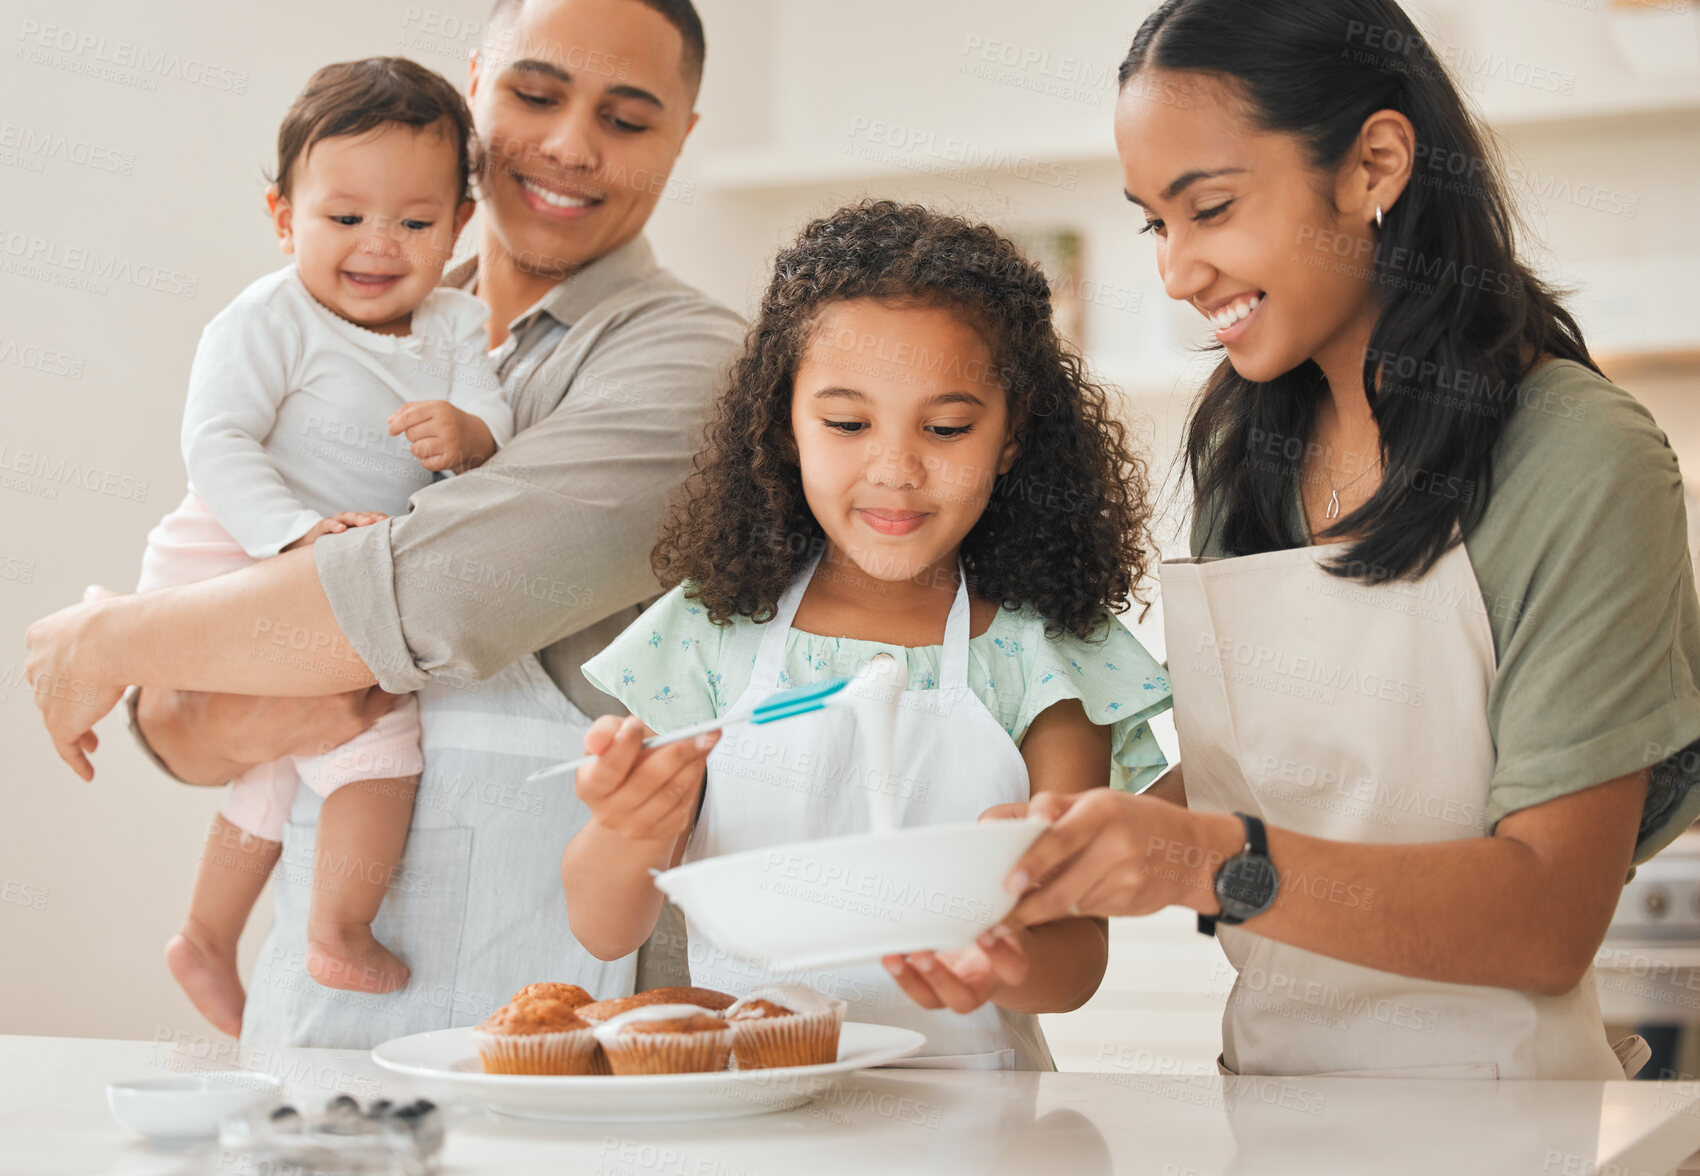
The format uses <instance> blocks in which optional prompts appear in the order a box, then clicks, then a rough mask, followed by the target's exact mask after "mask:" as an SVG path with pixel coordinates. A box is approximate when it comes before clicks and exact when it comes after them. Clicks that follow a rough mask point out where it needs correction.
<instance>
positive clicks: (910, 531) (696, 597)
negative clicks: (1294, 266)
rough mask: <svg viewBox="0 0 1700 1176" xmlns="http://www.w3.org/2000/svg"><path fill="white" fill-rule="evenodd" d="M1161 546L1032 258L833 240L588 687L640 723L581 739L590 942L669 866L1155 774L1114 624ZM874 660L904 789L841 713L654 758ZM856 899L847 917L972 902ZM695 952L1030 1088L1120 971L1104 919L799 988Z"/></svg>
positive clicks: (851, 212)
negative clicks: (856, 907)
mask: <svg viewBox="0 0 1700 1176" xmlns="http://www.w3.org/2000/svg"><path fill="white" fill-rule="evenodd" d="M1148 521H1149V514H1148V510H1147V506H1146V483H1145V472H1144V466H1143V464H1142V463H1141V461H1140V460H1139V459H1138V458H1137V457H1136V456H1135V455H1134V454H1133V453H1132V452H1131V451H1130V450H1129V447H1128V443H1127V438H1126V435H1125V432H1124V430H1123V428H1122V426H1121V425H1120V423H1119V422H1117V421H1116V420H1115V419H1114V417H1113V416H1112V415H1111V411H1110V408H1109V406H1108V404H1107V398H1106V395H1105V393H1104V391H1103V390H1102V389H1101V388H1099V387H1097V386H1096V385H1094V384H1092V383H1091V382H1090V381H1089V380H1087V379H1086V377H1085V376H1084V375H1083V373H1082V370H1081V364H1080V361H1079V359H1078V358H1077V357H1076V356H1075V355H1073V354H1071V353H1070V352H1069V351H1068V350H1066V349H1065V348H1064V346H1063V345H1062V343H1061V342H1060V341H1059V339H1058V337H1057V333H1056V329H1055V327H1054V325H1053V323H1052V317H1051V304H1050V291H1049V288H1048V287H1047V285H1046V282H1045V279H1044V276H1043V275H1042V274H1041V273H1040V272H1039V270H1038V269H1037V268H1036V267H1035V266H1033V265H1032V264H1031V263H1030V262H1028V261H1027V260H1026V259H1024V258H1023V257H1022V256H1021V255H1020V253H1019V252H1018V251H1017V250H1016V248H1015V246H1014V245H1012V244H1011V243H1010V242H1009V241H1008V240H1006V239H1004V238H1003V237H1001V236H999V235H998V234H997V233H996V232H995V231H993V230H992V229H990V228H987V227H985V226H983V225H971V224H969V223H967V222H965V221H962V220H960V219H957V218H955V217H950V216H945V215H942V214H939V213H935V212H931V211H928V210H927V209H925V208H920V207H916V206H913V205H898V204H894V203H890V202H884V201H882V202H870V203H863V204H859V205H856V206H854V207H850V208H845V209H842V210H840V211H839V212H836V213H834V214H833V215H831V216H828V217H826V218H824V219H822V220H818V221H815V222H814V223H812V224H810V225H809V226H808V227H807V228H805V229H804V230H803V233H802V236H801V237H800V238H799V239H798V241H797V242H796V243H795V244H794V245H792V246H791V247H790V248H788V249H786V250H784V251H783V252H781V253H780V255H779V257H778V260H777V263H776V264H775V267H774V276H773V281H772V284H771V285H770V286H769V288H768V290H767V293H766V296H765V297H764V299H763V301H762V306H761V310H760V313H759V316H758V318H757V320H756V323H755V325H754V326H753V328H752V329H751V331H750V333H749V337H748V340H747V342H746V344H745V349H744V353H743V355H742V357H741V358H740V359H739V360H738V362H737V363H736V364H735V365H734V368H733V370H732V373H731V378H730V382H729V386H728V387H727V389H726V391H725V392H724V393H723V395H722V396H721V397H720V400H719V403H718V406H717V410H716V412H715V415H714V418H713V421H712V423H711V424H710V426H709V430H708V439H707V446H706V448H705V449H704V450H703V451H702V453H701V454H699V456H698V458H697V463H696V473H695V474H694V476H693V477H692V479H691V481H690V482H689V483H688V484H687V486H686V495H685V497H684V499H683V500H682V502H681V503H680V505H679V506H678V508H677V511H676V513H675V514H674V516H673V518H672V519H671V521H670V523H669V525H668V526H667V528H666V530H665V532H664V534H663V536H662V538H661V541H660V543H659V544H658V545H657V547H656V549H655V553H654V564H655V569H656V572H657V574H658V576H659V577H660V579H661V581H662V583H663V584H664V585H667V586H669V587H670V588H671V591H669V592H668V593H667V594H666V595H665V596H663V597H662V598H661V599H660V600H659V601H658V602H657V603H656V604H655V605H654V606H653V607H651V608H650V609H649V610H648V611H647V612H646V613H645V614H644V615H643V616H642V617H641V618H639V620H638V621H637V622H636V623H635V624H633V625H632V627H631V628H629V629H628V630H627V631H626V632H625V633H624V634H622V635H621V636H620V637H619V638H618V639H616V640H615V641H614V642H613V643H612V644H611V645H610V646H608V648H607V649H606V650H604V651H603V652H602V653H601V654H599V655H598V656H597V657H596V658H594V659H593V660H591V661H590V662H589V663H587V664H586V665H585V667H584V672H585V675H586V676H587V677H588V678H589V679H590V680H591V681H592V682H593V683H595V684H596V685H597V686H599V687H600V688H602V689H604V690H606V691H608V692H609V693H610V694H613V695H614V696H616V697H617V698H619V699H620V700H621V701H622V702H623V703H625V705H626V706H627V707H628V708H629V709H630V710H631V711H632V712H633V713H632V716H631V717H629V718H627V719H625V720H624V721H623V722H622V721H620V720H619V719H616V718H613V717H609V718H605V719H603V720H602V721H600V722H598V723H597V724H596V726H595V727H594V728H593V729H592V730H591V731H590V733H589V734H588V735H587V736H586V739H585V748H586V750H587V751H589V752H591V753H592V754H594V755H595V756H597V758H596V759H595V760H593V761H592V762H591V763H589V764H587V765H586V766H585V767H583V768H581V769H580V770H579V773H578V780H577V789H578V793H579V795H580V797H582V798H583V800H584V801H585V803H586V804H587V805H588V806H589V808H590V810H591V813H592V820H591V822H590V824H589V825H588V826H586V827H585V829H584V830H582V831H581V832H580V833H579V835H578V836H576V837H575V838H574V839H573V841H572V842H571V844H569V845H568V846H567V849H566V852H565V854H564V855H563V857H562V863H561V872H562V881H563V884H564V886H565V888H566V896H567V906H568V913H569V915H570V916H571V920H572V927H573V932H574V934H575V935H577V936H578V938H579V940H580V941H581V942H582V943H583V944H584V946H585V947H586V948H587V949H588V950H590V951H591V952H592V953H594V954H596V955H598V956H600V957H602V958H604V959H614V958H617V957H620V956H623V955H625V954H626V953H628V952H631V951H633V950H635V949H636V948H637V947H638V946H639V945H640V944H642V943H643V942H644V941H645V939H646V938H648V937H649V935H650V934H651V931H652V929H653V928H654V926H655V923H656V920H657V918H658V916H659V914H660V911H661V906H662V900H661V895H660V893H659V892H658V891H656V890H655V888H654V887H653V886H652V885H651V883H650V877H649V870H650V869H651V868H666V867H668V866H671V865H675V864H678V863H679V862H680V861H682V860H694V859H697V858H703V857H710V856H714V855H716V854H721V853H728V852H734V851H738V850H748V849H756V848H761V847H763V846H770V845H778V844H781V843H785V842H795V841H800V840H806V839H811V838H818V837H830V836H836V835H840V834H848V833H856V832H863V831H866V830H867V828H868V827H869V822H870V818H869V813H868V807H869V806H868V803H867V796H868V794H869V792H870V791H872V790H881V791H884V792H885V793H886V794H887V795H888V796H889V798H890V800H891V805H892V808H893V809H894V811H895V814H896V818H897V822H898V824H899V825H925V824H934V823H940V822H949V821H973V820H974V819H976V818H977V817H978V816H980V814H981V813H982V812H984V811H985V810H986V809H987V808H989V807H992V806H994V805H998V804H1008V803H1017V802H1025V801H1027V800H1028V799H1029V798H1030V797H1031V796H1032V795H1033V794H1035V793H1038V792H1041V791H1057V792H1065V793H1072V792H1078V791H1080V790H1081V789H1083V788H1085V787H1089V786H1091V785H1095V784H1104V783H1110V782H1111V781H1112V778H1113V776H1114V779H1115V782H1117V783H1119V784H1121V785H1123V786H1130V787H1136V788H1137V787H1142V786H1143V785H1144V784H1145V783H1148V782H1149V781H1150V780H1152V779H1154V778H1155V777H1156V775H1157V774H1158V773H1159V771H1160V770H1161V768H1162V767H1163V765H1164V759H1163V755H1162V752H1161V751H1160V750H1159V749H1158V747H1157V745H1156V743H1155V741H1154V740H1153V739H1152V737H1151V733H1150V730H1149V728H1148V726H1147V722H1146V721H1147V720H1148V719H1149V718H1150V717H1151V716H1152V715H1154V714H1157V713H1159V712H1160V711H1162V710H1164V709H1166V708H1167V707H1168V705H1169V701H1168V699H1169V685H1168V681H1167V679H1166V677H1165V675H1164V673H1163V670H1162V667H1161V666H1159V665H1158V664H1157V663H1156V662H1155V661H1153V660H1152V658H1151V657H1150V655H1148V654H1147V653H1146V651H1145V650H1144V649H1143V648H1141V646H1140V645H1139V643H1138V642H1137V641H1136V640H1135V639H1134V637H1133V635H1132V634H1131V633H1129V632H1128V630H1127V629H1126V628H1125V627H1124V626H1123V625H1121V624H1120V623H1119V622H1117V621H1116V620H1115V618H1114V617H1113V616H1112V615H1111V614H1112V613H1115V612H1120V611H1125V610H1126V609H1127V608H1128V607H1129V604H1130V600H1131V599H1134V598H1135V597H1134V591H1135V588H1136V586H1137V585H1138V584H1139V582H1140V580H1141V579H1142V578H1143V576H1144V572H1145V567H1146V558H1147V555H1146V543H1147V538H1148V531H1147V524H1148ZM941 637H942V640H941ZM879 653H885V654H889V655H891V656H892V657H894V658H895V659H896V660H897V663H898V665H899V666H900V667H902V671H903V673H902V674H900V675H899V676H900V678H902V680H904V681H905V682H906V683H907V685H906V688H905V690H904V692H903V694H902V698H901V704H902V705H901V706H900V708H899V714H898V720H897V726H896V734H895V738H894V741H893V752H894V754H893V758H892V761H891V762H892V763H893V765H895V767H894V769H893V770H892V771H891V772H890V773H889V774H886V773H885V772H883V771H882V770H880V769H878V768H876V767H874V766H873V765H871V764H868V763H864V762H862V761H861V759H860V755H861V752H860V751H859V748H858V745H857V741H856V732H855V728H854V722H853V719H852V717H851V716H850V715H849V714H848V713H847V712H843V711H836V710H831V709H829V710H827V711H823V712H818V713H816V714H814V715H809V716H806V717H803V718H796V719H790V720H787V721H786V722H783V723H777V724H773V725H771V726H762V727H748V726H745V727H736V728H733V729H732V730H731V731H729V732H728V733H726V735H725V737H724V738H723V739H721V740H719V742H718V746H716V741H715V739H714V738H713V737H711V736H705V737H703V738H702V739H700V740H697V741H691V742H685V743H678V744H673V745H671V746H667V747H663V748H658V749H655V750H654V751H645V750H644V749H642V748H641V747H640V741H641V740H642V738H643V737H644V736H646V735H648V734H649V733H650V732H651V731H652V730H653V731H659V732H665V731H668V730H673V729H677V728H680V727H683V726H687V725H690V724H694V723H698V722H702V721H704V720H706V719H710V718H714V717H717V716H720V715H723V714H726V713H728V712H731V711H735V710H737V709H739V708H741V707H744V706H748V705H750V704H751V703H753V702H756V701H759V700H760V699H761V698H762V697H763V696H764V695H766V694H768V693H770V692H772V691H775V690H778V689H782V688H785V687H791V686H802V685H806V684H809V683H812V682H817V681H821V680H825V679H829V678H834V677H840V676H846V675H849V674H853V673H855V672H856V671H857V670H858V669H860V668H861V667H862V666H864V665H865V664H867V662H868V661H869V660H870V659H871V658H872V657H873V656H874V655H876V654H879ZM711 747H712V748H714V751H713V754H712V755H706V766H707V771H706V786H704V785H703V781H704V778H705V776H704V770H703V769H704V761H705V753H707V752H708V750H709V748H711ZM699 794H700V804H699ZM834 885H836V884H832V885H829V886H828V887H827V890H826V891H823V893H822V894H821V895H820V899H821V901H822V902H826V903H833V904H840V903H843V902H857V903H867V904H871V905H873V906H880V905H882V904H883V905H885V906H890V907H892V908H893V909H896V908H897V907H899V906H901V905H902V904H903V903H904V902H910V901H926V902H928V903H929V904H931V903H932V900H933V898H935V897H936V898H938V899H939V901H940V902H950V901H952V900H953V897H954V896H915V895H910V894H905V893H901V892H899V893H893V892H892V891H891V888H889V887H886V886H883V885H882V880H881V879H878V878H872V877H870V878H866V879H854V880H850V879H846V880H845V881H844V889H845V890H846V892H845V893H843V894H836V893H831V892H830V891H832V889H833V888H834ZM963 917H971V913H970V912H965V913H964V916H963ZM689 942H690V968H691V983H693V984H696V985H699V986H706V987H711V988H718V989H723V990H726V991H729V992H734V993H737V994H740V995H741V994H743V993H746V992H748V991H749V990H750V989H752V988H754V987H756V986H758V985H761V984H764V983H768V982H772V981H775V980H802V981H804V982H806V983H809V984H811V985H813V986H814V987H815V988H818V989H821V990H823V991H825V992H827V993H829V994H830V995H832V996H834V997H837V998H839V999H842V1000H845V1001H846V1002H848V1003H849V1005H850V1006H851V1012H850V1014H849V1015H850V1017H851V1019H852V1020H859V1021H877V1022H884V1023H889V1024H899V1025H906V1026H909V1027H912V1028H916V1029H919V1030H920V1031H921V1032H923V1033H925V1034H926V1036H927V1047H926V1051H925V1052H926V1053H927V1054H929V1055H931V1056H932V1057H933V1058H934V1059H935V1062H936V1061H937V1060H939V1059H947V1058H948V1059H958V1060H960V1061H961V1063H962V1064H965V1065H978V1066H985V1065H993V1066H1004V1067H1019V1068H1027V1069H1031V1068H1044V1067H1048V1066H1049V1065H1050V1064H1051V1063H1050V1055H1049V1051H1048V1050H1047V1048H1046V1047H1045V1044H1044V1039H1043V1037H1042V1035H1041V1034H1040V1032H1039V1029H1038V1024H1037V1021H1036V1019H1035V1017H1034V1014H1036V1013H1040V1012H1056V1011H1063V1010H1067V1009H1071V1008H1074V1007H1076V1006H1078V1005H1079V1004H1081V1003H1082V1002H1084V1001H1085V1000H1086V999H1087V998H1088V997H1089V996H1090V995H1091V994H1092V992H1093V991H1094V990H1095V989H1096V988H1097V986H1098V983H1099V981H1100V980H1101V979H1102V976H1103V971H1104V964H1105V959H1106V950H1107V949H1106V936H1105V927H1104V924H1103V923H1101V922H1095V921H1093V920H1089V919H1080V918H1067V919H1062V920H1059V921H1057V922H1054V923H1050V924H1046V925H1044V926H1038V927H1012V926H1000V927H997V928H995V929H994V930H993V931H990V932H987V933H986V934H985V935H984V936H982V937H981V939H980V941H979V943H978V944H977V945H975V946H973V947H970V948H968V949H966V950H963V951H955V952H938V953H934V952H927V951H918V952H915V953H912V954H910V955H907V956H890V957H887V959H886V960H885V961H884V963H885V967H884V969H882V968H881V967H879V966H878V965H872V964H870V965H863V966H849V967H834V968H830V969H825V970H820V969H815V970H806V971H805V972H803V973H801V974H791V975H781V974H780V973H779V970H778V969H775V968H774V967H771V966H769V965H768V964H766V963H763V962H760V961H749V960H741V959H734V958H728V957H727V956H726V955H725V953H723V952H720V951H718V950H717V949H716V948H714V947H713V946H712V944H711V943H710V942H708V941H707V940H706V939H705V938H704V937H703V936H702V935H700V934H698V933H696V932H695V930H694V929H693V932H692V934H691V935H690V937H689ZM905 994H907V995H905ZM987 1001H990V1003H986V1002H987ZM945 1009H949V1010H954V1012H946V1011H942V1010H945ZM970 1010H972V1011H970ZM955 1013H961V1014H964V1015H960V1016H958V1015H955Z"/></svg>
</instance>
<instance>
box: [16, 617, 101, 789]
mask: <svg viewBox="0 0 1700 1176" xmlns="http://www.w3.org/2000/svg"><path fill="white" fill-rule="evenodd" d="M111 595H112V593H111V592H109V591H107V590H106V589H104V588H90V589H89V590H88V592H87V593H85V594H84V598H83V603H81V604H74V605H72V606H71V607H70V608H62V609H60V610H59V611H58V612H56V613H53V614H51V615H50V616H45V617H43V618H42V619H41V620H39V621H37V622H36V623H35V624H33V625H31V626H30V627H29V628H28V629H26V630H25V631H24V646H25V649H26V651H27V652H26V654H25V657H24V680H25V681H27V682H28V683H29V684H30V689H32V690H33V691H35V705H36V706H37V707H38V708H39V709H40V711H41V721H42V723H43V724H44V725H45V726H46V727H47V735H48V738H50V739H52V740H53V749H54V750H55V751H57V752H58V753H59V758H60V759H62V760H64V761H65V762H66V763H67V764H69V765H70V766H71V770H72V771H74V772H75V773H77V775H79V776H81V777H82V778H83V779H84V780H93V779H94V765H93V764H91V763H90V762H89V753H90V752H92V751H93V750H94V749H95V748H96V747H98V746H99V745H100V739H99V737H98V736H96V735H95V733H94V725H95V724H96V723H98V722H99V721H100V720H101V719H102V718H104V717H105V716H106V712H108V711H110V710H111V709H112V708H113V707H114V706H116V705H117V704H118V700H119V699H120V698H122V697H123V696H124V685H125V684H124V683H123V682H119V681H114V680H113V679H112V678H111V677H110V676H109V675H107V674H104V673H102V672H101V670H100V668H99V667H98V666H97V665H95V664H94V657H93V654H92V650H91V646H92V644H93V642H92V641H91V640H90V636H89V630H90V626H91V624H92V623H93V622H94V621H95V620H96V618H97V617H98V616H99V612H100V610H101V609H102V608H103V607H105V604H106V600H105V598H106V597H109V596H111Z"/></svg>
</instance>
